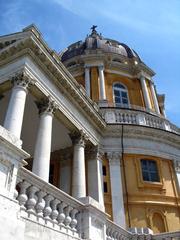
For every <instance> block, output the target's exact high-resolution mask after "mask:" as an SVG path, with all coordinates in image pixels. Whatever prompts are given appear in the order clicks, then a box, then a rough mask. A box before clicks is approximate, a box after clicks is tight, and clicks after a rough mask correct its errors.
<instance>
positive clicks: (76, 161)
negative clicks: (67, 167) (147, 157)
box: [70, 134, 86, 198]
mask: <svg viewBox="0 0 180 240" xmlns="http://www.w3.org/2000/svg"><path fill="white" fill-rule="evenodd" d="M70 136H71V139H72V142H73V145H74V151H73V164H72V165H73V166H72V196H73V197H75V198H82V197H86V176H85V155H84V147H85V139H84V137H83V136H82V135H76V134H71V135H70Z"/></svg>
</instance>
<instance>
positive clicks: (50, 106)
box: [35, 97, 57, 114]
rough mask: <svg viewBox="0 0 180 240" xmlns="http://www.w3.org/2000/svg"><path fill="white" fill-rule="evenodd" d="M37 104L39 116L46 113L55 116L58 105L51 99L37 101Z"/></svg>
mask: <svg viewBox="0 0 180 240" xmlns="http://www.w3.org/2000/svg"><path fill="white" fill-rule="evenodd" d="M35 103H36V105H37V107H38V109H39V114H42V113H45V112H46V113H51V114H54V112H55V110H56V109H57V104H56V103H55V101H54V100H52V99H51V98H50V97H48V98H47V99H42V100H41V101H36V102H35Z"/></svg>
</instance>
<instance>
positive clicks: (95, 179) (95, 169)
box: [86, 146, 104, 209]
mask: <svg viewBox="0 0 180 240" xmlns="http://www.w3.org/2000/svg"><path fill="white" fill-rule="evenodd" d="M102 156H103V153H102V152H101V151H100V150H99V148H98V146H91V147H89V148H88V149H86V160H87V161H88V195H89V196H90V197H92V198H94V199H95V200H96V201H98V202H99V203H100V204H101V205H102V209H104V191H103V174H102ZM94 183H95V184H94Z"/></svg>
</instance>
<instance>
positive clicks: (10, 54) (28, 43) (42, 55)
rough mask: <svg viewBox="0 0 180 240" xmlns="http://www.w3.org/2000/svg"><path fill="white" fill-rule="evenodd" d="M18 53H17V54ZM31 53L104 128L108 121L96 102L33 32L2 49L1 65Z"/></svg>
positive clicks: (0, 53)
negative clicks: (105, 120)
mask: <svg viewBox="0 0 180 240" xmlns="http://www.w3.org/2000/svg"><path fill="white" fill-rule="evenodd" d="M16 54H17V55H16ZM25 54H26V55H30V56H31V57H33V59H34V60H38V63H40V64H41V67H42V65H43V66H44V68H46V72H47V70H48V73H49V74H50V75H51V77H52V76H53V77H54V79H56V81H58V83H59V84H60V85H61V86H62V87H63V88H64V89H65V90H66V91H65V93H66V94H67V95H68V96H70V95H71V96H73V97H74V99H75V100H76V102H77V104H78V106H80V108H81V110H82V111H83V112H85V113H86V114H88V116H89V119H90V120H91V119H92V120H93V122H95V124H96V125H97V126H98V127H99V128H100V129H104V128H105V126H106V123H105V122H104V120H103V119H102V118H101V115H100V114H99V112H98V108H97V106H96V104H95V103H94V102H93V101H92V100H91V99H90V98H89V97H88V96H87V95H86V93H85V91H84V89H82V88H81V86H80V85H79V84H78V83H77V81H76V80H75V79H74V78H73V76H72V75H71V74H70V73H69V72H68V70H67V69H66V68H65V67H64V65H63V64H62V63H61V62H60V59H59V58H58V56H57V54H56V53H55V52H54V51H50V50H49V48H48V49H47V47H46V44H45V43H43V42H42V40H41V39H37V37H36V36H35V35H34V34H32V35H30V37H28V38H25V39H23V40H21V41H19V42H18V44H16V46H12V47H11V45H9V47H8V48H5V49H4V50H3V49H2V50H1V52H0V66H2V65H5V64H7V63H8V62H9V61H12V60H14V59H16V58H17V57H20V56H23V55H25Z"/></svg>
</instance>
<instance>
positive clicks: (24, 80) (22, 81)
mask: <svg viewBox="0 0 180 240" xmlns="http://www.w3.org/2000/svg"><path fill="white" fill-rule="evenodd" d="M11 81H12V83H13V85H14V86H21V87H23V88H25V89H27V88H28V87H29V85H30V84H31V85H33V84H34V83H35V81H34V80H33V79H32V78H31V77H30V76H29V75H28V74H27V72H26V71H22V72H19V73H17V74H16V75H15V76H13V77H12V79H11Z"/></svg>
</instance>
